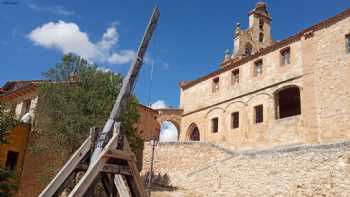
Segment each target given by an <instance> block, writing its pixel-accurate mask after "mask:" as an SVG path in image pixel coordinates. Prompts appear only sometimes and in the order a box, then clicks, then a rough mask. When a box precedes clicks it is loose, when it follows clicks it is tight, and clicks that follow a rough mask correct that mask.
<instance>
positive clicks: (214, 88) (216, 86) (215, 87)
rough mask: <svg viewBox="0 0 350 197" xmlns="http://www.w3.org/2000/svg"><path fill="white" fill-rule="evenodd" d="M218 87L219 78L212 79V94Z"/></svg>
mask: <svg viewBox="0 0 350 197" xmlns="http://www.w3.org/2000/svg"><path fill="white" fill-rule="evenodd" d="M219 85H220V79H219V77H216V78H214V79H213V89H212V91H213V92H217V91H219Z"/></svg>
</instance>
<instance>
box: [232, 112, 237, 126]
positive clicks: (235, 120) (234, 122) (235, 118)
mask: <svg viewBox="0 0 350 197" xmlns="http://www.w3.org/2000/svg"><path fill="white" fill-rule="evenodd" d="M231 123H232V125H231V127H232V129H236V128H239V112H234V113H232V114H231Z"/></svg>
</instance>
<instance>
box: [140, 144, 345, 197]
mask: <svg viewBox="0 0 350 197" xmlns="http://www.w3.org/2000/svg"><path fill="white" fill-rule="evenodd" d="M144 154H145V157H144V158H145V160H144V164H145V165H144V170H143V172H145V171H147V170H148V169H149V161H150V154H151V146H150V144H145V151H144ZM154 167H155V169H156V172H161V173H162V174H164V173H168V175H169V176H170V180H171V183H172V185H173V186H176V187H179V189H178V190H176V191H172V192H170V191H169V192H164V191H163V192H155V195H154V196H349V195H350V142H343V143H336V144H322V145H294V146H286V147H280V148H274V149H265V150H249V151H248V150H247V151H233V150H230V149H226V148H222V147H220V146H218V145H214V144H211V143H205V142H188V143H181V142H180V143H161V144H159V145H158V146H157V148H156V152H155V162H154Z"/></svg>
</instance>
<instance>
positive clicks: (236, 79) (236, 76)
mask: <svg viewBox="0 0 350 197" xmlns="http://www.w3.org/2000/svg"><path fill="white" fill-rule="evenodd" d="M238 83H239V69H235V70H233V71H232V73H231V84H232V85H236V84H238Z"/></svg>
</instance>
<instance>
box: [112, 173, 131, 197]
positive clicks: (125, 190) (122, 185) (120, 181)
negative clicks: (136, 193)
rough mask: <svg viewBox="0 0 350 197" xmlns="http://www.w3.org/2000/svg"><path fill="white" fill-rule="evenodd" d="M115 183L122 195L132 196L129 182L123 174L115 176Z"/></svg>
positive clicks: (122, 196)
mask: <svg viewBox="0 0 350 197" xmlns="http://www.w3.org/2000/svg"><path fill="white" fill-rule="evenodd" d="M114 185H115V186H116V187H117V190H118V193H119V195H120V196H121V197H131V194H130V190H129V187H128V184H127V183H126V181H125V180H124V178H123V177H122V176H121V175H115V176H114Z"/></svg>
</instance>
